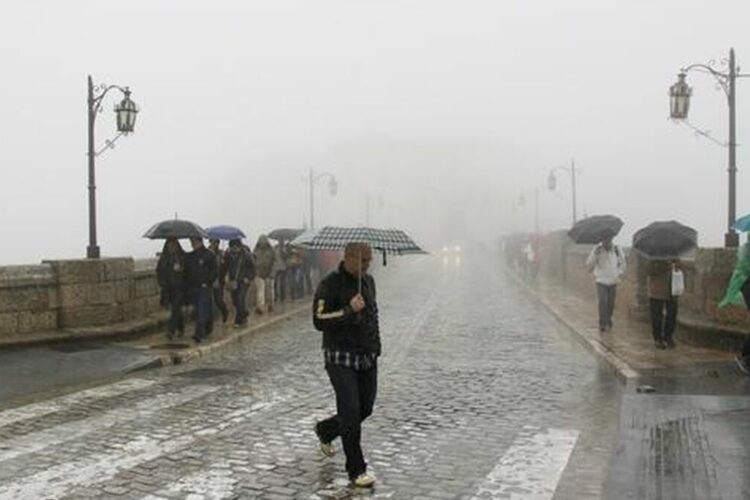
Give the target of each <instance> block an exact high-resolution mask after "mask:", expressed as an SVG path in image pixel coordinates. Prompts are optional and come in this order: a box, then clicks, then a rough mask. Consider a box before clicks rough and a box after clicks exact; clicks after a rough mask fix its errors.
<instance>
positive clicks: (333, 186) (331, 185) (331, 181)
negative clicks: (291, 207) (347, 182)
mask: <svg viewBox="0 0 750 500" xmlns="http://www.w3.org/2000/svg"><path fill="white" fill-rule="evenodd" d="M323 178H328V193H329V194H330V195H331V196H336V193H338V190H339V185H338V182H336V177H334V175H333V174H332V173H330V172H321V173H319V174H317V175H315V172H313V169H312V168H311V169H310V175H309V176H308V182H309V183H310V229H315V183H316V182H318V181H319V180H321V179H323Z"/></svg>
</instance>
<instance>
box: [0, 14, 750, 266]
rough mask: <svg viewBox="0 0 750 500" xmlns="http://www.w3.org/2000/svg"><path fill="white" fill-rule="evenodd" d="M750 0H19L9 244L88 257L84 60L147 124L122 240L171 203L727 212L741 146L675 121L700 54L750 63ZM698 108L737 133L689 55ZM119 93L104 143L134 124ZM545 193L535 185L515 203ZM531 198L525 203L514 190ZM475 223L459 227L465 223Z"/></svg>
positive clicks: (356, 212)
mask: <svg viewBox="0 0 750 500" xmlns="http://www.w3.org/2000/svg"><path fill="white" fill-rule="evenodd" d="M749 15H750V4H748V2H744V1H740V0H737V1H726V0H724V1H714V2H706V1H673V0H669V1H661V0H660V1H658V2H654V1H645V0H623V1H611V0H609V1H608V0H564V1H562V0H547V1H515V2H512V1H498V0H487V1H479V0H462V1H457V0H456V1H444V0H421V1H419V0H400V1H395V0H390V1H389V0H371V1H358V0H339V1H333V0H330V1H329V0H298V1H290V0H264V1H235V2H230V1H225V0H212V1H210V2H207V1H206V2H198V1H194V0H174V1H154V0H148V1H146V0H143V1H129V2H112V1H103V0H97V1H80V0H74V1H66V2H53V1H15V0H5V1H4V2H2V3H1V4H0V61H2V68H3V69H2V75H3V77H2V78H0V94H1V95H2V96H3V98H2V104H0V111H2V113H0V116H1V117H2V120H0V138H1V139H0V164H1V165H2V182H0V200H2V211H0V227H2V228H3V229H4V233H5V238H6V241H5V244H4V245H3V249H2V250H1V251H0V264H20V263H34V262H39V261H40V260H41V259H52V258H76V257H83V256H85V249H86V245H87V244H88V229H87V228H88V215H87V191H86V182H87V166H86V165H87V163H86V155H85V151H86V106H85V97H86V76H87V75H88V74H91V75H92V76H93V77H94V80H95V82H97V83H101V82H106V83H110V84H119V85H123V86H125V85H127V86H129V87H130V88H131V90H132V99H133V100H134V101H135V102H136V103H137V104H138V105H139V106H140V108H141V112H140V114H139V116H138V122H137V124H136V131H135V133H134V134H132V135H130V136H128V137H126V138H123V139H121V140H120V141H119V142H118V143H117V147H116V148H115V149H114V150H111V151H107V152H106V153H104V154H103V155H102V156H101V157H99V158H98V160H97V187H98V190H97V201H98V205H97V206H98V218H99V224H98V229H99V244H100V246H101V248H102V253H103V255H105V256H120V255H133V256H135V257H143V256H148V255H153V253H154V252H155V251H157V250H158V249H159V247H160V245H159V244H158V243H157V242H151V241H149V240H145V239H142V238H141V235H142V234H143V232H144V231H145V230H146V229H148V227H149V226H150V225H151V224H152V223H154V222H157V221H159V220H163V219H168V218H172V217H174V216H175V213H176V214H178V215H179V216H180V217H181V218H187V219H191V220H194V221H196V222H199V223H200V224H202V225H205V226H210V225H213V224H235V225H239V226H241V227H242V228H243V229H245V231H246V232H247V233H248V235H249V236H250V242H251V243H252V244H254V242H255V239H256V238H257V236H258V235H259V234H260V233H262V232H265V231H268V230H270V229H272V228H274V227H277V226H292V227H294V226H300V225H302V223H303V221H306V220H308V218H309V209H308V203H309V202H308V197H307V196H308V195H307V187H306V184H305V181H304V178H303V177H304V176H305V175H306V174H307V173H308V171H309V169H310V168H313V169H315V170H316V171H317V172H323V171H328V172H331V173H333V174H334V175H335V176H336V178H337V180H338V186H339V190H338V194H337V196H335V197H332V196H330V195H329V194H328V192H327V190H326V185H325V183H324V182H321V183H319V185H318V188H317V190H316V201H317V203H316V225H323V224H341V225H357V224H364V223H365V218H366V215H365V214H366V204H365V197H366V196H367V195H369V196H370V199H371V200H372V202H371V205H370V222H371V224H372V225H375V226H396V227H400V228H403V229H405V230H407V231H408V232H410V233H412V234H413V235H414V236H415V238H416V239H418V240H419V241H421V242H423V243H424V244H426V245H428V246H430V245H441V244H442V242H443V241H447V240H449V239H452V238H455V237H456V234H463V233H465V235H464V236H465V238H466V239H472V240H486V241H492V240H493V239H494V238H495V237H496V236H497V235H499V234H501V233H502V232H505V231H510V230H519V229H528V230H532V229H533V221H534V216H533V210H532V209H533V193H534V190H535V189H538V190H539V196H540V198H539V199H540V223H541V229H543V230H551V229H557V228H563V227H566V226H568V225H569V223H570V218H571V213H570V212H571V208H570V181H569V178H568V177H567V175H566V174H565V173H564V172H558V175H557V178H558V189H557V190H556V191H555V192H549V191H547V189H546V179H547V175H548V173H549V170H550V168H552V167H555V166H558V165H563V164H565V165H568V164H569V163H570V161H571V159H572V158H575V161H576V165H577V166H578V168H580V170H581V172H582V173H581V175H580V178H579V216H580V215H582V214H583V213H587V214H589V215H593V214H598V213H613V214H617V215H619V216H620V217H622V218H623V219H624V220H625V222H626V226H625V228H624V230H623V232H622V234H621V236H620V237H619V240H618V241H619V242H620V243H622V244H628V243H629V238H630V236H631V234H632V233H633V232H634V231H635V230H636V229H638V228H639V227H642V226H644V225H646V224H648V223H649V222H651V221H653V220H663V219H677V220H680V221H681V222H683V223H686V224H688V225H691V226H693V227H695V228H696V229H697V230H698V231H699V239H700V243H701V244H702V245H704V246H716V245H721V242H722V241H723V234H724V232H725V231H726V211H727V202H726V199H727V174H726V155H727V152H726V149H725V148H722V147H720V146H717V145H715V144H713V143H711V142H710V141H708V140H706V139H702V138H697V137H696V136H695V134H693V132H691V130H690V129H688V128H687V127H685V126H680V125H676V124H673V123H671V122H670V121H669V120H668V96H667V92H668V88H669V86H670V85H671V84H672V83H673V82H674V81H675V79H676V74H677V72H678V70H679V68H680V67H681V66H683V65H687V64H690V63H693V62H707V61H709V60H711V59H717V60H720V59H721V58H724V57H726V55H727V53H728V50H729V47H731V46H734V47H735V49H736V51H737V57H738V62H739V64H740V65H741V66H742V65H743V62H745V63H746V64H747V65H750V39H748V37H747V35H746V26H745V24H746V22H747V19H748V18H749ZM688 82H689V84H690V85H691V86H692V87H693V89H694V93H693V100H692V103H691V116H690V121H691V122H692V123H694V124H696V125H697V126H699V127H701V128H705V129H710V130H711V132H712V133H713V134H714V135H715V136H716V137H717V139H719V140H720V141H722V142H724V141H726V129H727V127H726V123H727V106H726V100H725V97H724V95H723V93H721V92H720V91H718V90H717V89H716V85H715V82H714V81H713V80H712V79H711V78H710V77H709V76H706V75H699V74H691V75H689V77H688ZM737 89H738V108H737V120H738V131H737V132H738V133H737V137H738V143H739V144H740V147H739V148H738V159H737V164H738V168H739V172H738V215H743V214H744V213H747V212H748V211H750V200H748V199H747V198H748V195H749V194H750V192H749V190H748V181H747V179H748V176H747V175H746V174H745V169H746V168H750V155H749V153H748V152H747V150H746V148H745V147H744V145H745V144H746V143H747V142H748V141H746V140H744V138H745V134H746V133H747V132H746V131H747V130H748V128H747V127H746V126H745V123H746V121H747V120H750V97H746V96H750V81H748V80H739V81H738V86H737ZM120 98H121V97H120V96H118V95H117V94H115V93H112V95H111V96H108V97H107V99H106V100H105V102H104V104H103V108H104V110H103V112H102V114H101V115H99V117H98V118H97V126H96V134H97V144H98V145H101V144H103V143H104V140H105V139H108V138H111V137H112V136H114V135H115V123H114V113H113V111H112V109H113V106H114V104H115V102H116V101H118V100H119V99H120ZM522 193H523V194H524V197H525V200H526V203H525V206H522V207H519V206H517V205H518V203H517V201H518V198H519V196H520V195H521V194H522ZM514 202H516V203H515V205H516V207H515V209H514ZM464 223H465V230H464V229H460V230H458V229H456V227H457V226H462V225H463V224H464Z"/></svg>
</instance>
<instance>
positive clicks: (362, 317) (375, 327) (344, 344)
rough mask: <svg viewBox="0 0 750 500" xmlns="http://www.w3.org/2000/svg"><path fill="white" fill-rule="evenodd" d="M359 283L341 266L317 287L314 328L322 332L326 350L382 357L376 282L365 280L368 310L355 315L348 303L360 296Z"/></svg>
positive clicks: (367, 276)
mask: <svg viewBox="0 0 750 500" xmlns="http://www.w3.org/2000/svg"><path fill="white" fill-rule="evenodd" d="M358 281H359V280H358V279H357V278H356V277H355V276H353V275H351V274H349V273H348V272H347V271H346V269H344V264H343V263H341V264H340V265H339V268H338V269H337V270H336V271H333V272H331V273H330V274H329V275H328V276H326V277H325V278H324V279H323V281H321V282H320V284H319V285H318V289H317V291H316V292H315V299H314V301H313V324H314V325H315V328H316V329H318V330H320V331H321V332H323V349H328V350H333V351H344V352H351V353H356V354H364V353H372V354H376V355H380V327H379V324H378V304H377V302H376V293H375V280H374V279H373V277H372V276H370V275H369V274H367V275H365V276H363V277H362V296H363V298H364V299H365V308H364V309H363V310H362V311H360V312H358V313H355V312H354V311H352V308H351V307H350V306H349V302H350V301H351V300H352V298H353V297H354V296H355V295H357V293H358Z"/></svg>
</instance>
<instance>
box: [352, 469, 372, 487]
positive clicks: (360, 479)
mask: <svg viewBox="0 0 750 500" xmlns="http://www.w3.org/2000/svg"><path fill="white" fill-rule="evenodd" d="M352 485H353V486H354V487H355V488H372V487H373V485H375V478H374V477H372V476H371V475H369V474H367V473H366V472H363V473H362V474H360V475H359V476H357V477H355V478H354V479H352Z"/></svg>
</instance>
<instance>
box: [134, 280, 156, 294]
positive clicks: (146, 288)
mask: <svg viewBox="0 0 750 500" xmlns="http://www.w3.org/2000/svg"><path fill="white" fill-rule="evenodd" d="M152 295H159V284H158V283H157V282H156V276H139V277H138V278H136V279H135V280H134V281H133V297H136V298H141V297H149V296H152Z"/></svg>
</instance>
